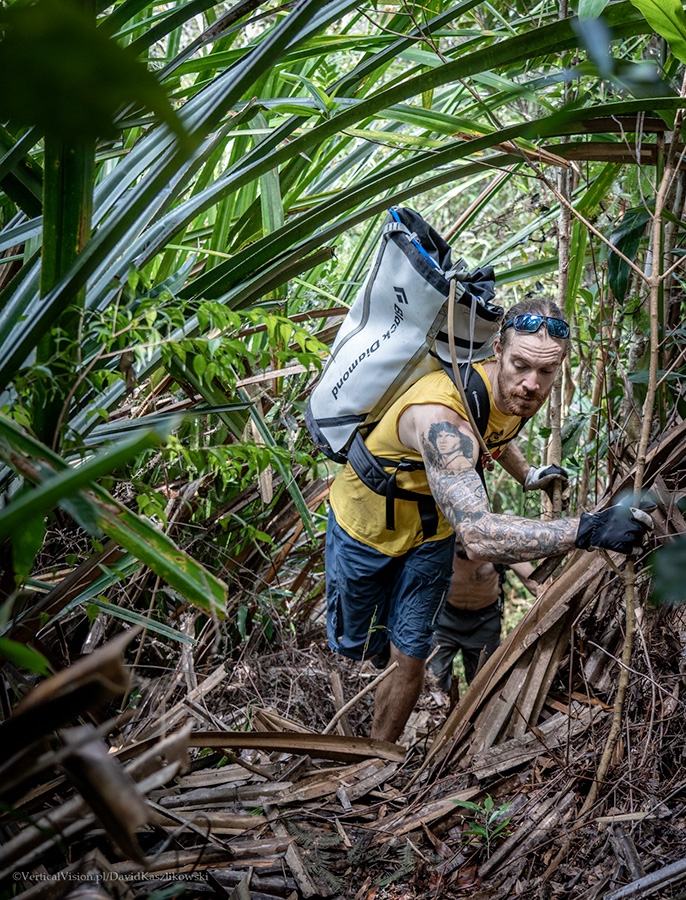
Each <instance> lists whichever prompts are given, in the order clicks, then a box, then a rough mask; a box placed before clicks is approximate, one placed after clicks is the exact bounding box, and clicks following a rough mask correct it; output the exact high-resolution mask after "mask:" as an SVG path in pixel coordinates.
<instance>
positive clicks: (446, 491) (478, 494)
mask: <svg viewBox="0 0 686 900" xmlns="http://www.w3.org/2000/svg"><path fill="white" fill-rule="evenodd" d="M413 409H417V407H414V408H413ZM446 412H447V411H446ZM413 415H414V419H413V421H412V422H411V425H412V427H409V426H408V428H407V433H408V435H409V438H408V439H406V440H405V443H406V444H407V446H410V447H419V448H420V449H421V453H422V458H423V460H424V465H425V468H426V477H427V480H428V482H429V488H430V490H431V493H432V495H433V498H434V500H435V501H436V503H437V504H438V506H439V507H440V508H441V511H442V512H443V515H444V516H445V517H446V519H447V520H448V521H449V522H450V524H451V525H452V527H453V529H454V530H455V534H456V536H457V539H458V541H460V543H461V544H462V546H463V547H464V549H465V551H466V552H467V555H468V556H469V558H470V559H477V558H479V559H484V560H487V561H489V562H501V563H513V562H524V561H526V560H530V559H542V558H543V557H545V556H551V555H553V554H555V553H563V552H564V553H566V552H567V551H568V550H571V549H572V548H573V547H574V541H575V538H576V534H577V531H578V527H579V520H578V519H562V520H558V521H555V522H539V521H537V520H536V519H523V518H520V517H517V516H502V515H496V514H495V513H492V512H491V510H490V507H489V504H488V497H487V496H486V491H485V489H484V486H483V485H482V483H481V479H480V478H479V476H478V475H477V474H476V471H475V470H474V464H475V460H476V457H477V452H478V448H477V447H476V442H475V440H474V438H473V435H472V434H471V433H470V432H468V431H466V430H465V429H464V427H463V426H462V424H461V423H460V422H457V423H456V422H454V421H451V419H450V416H449V415H446V416H445V419H443V418H439V416H442V408H441V407H438V415H436V411H432V415H429V414H427V413H426V411H424V410H423V408H422V407H419V413H415V414H413ZM422 415H423V416H424V419H422ZM453 415H455V414H453ZM455 418H457V416H456V415H455ZM413 429H414V436H413ZM438 434H440V440H439V439H438V438H437V435H438ZM402 437H403V436H402V434H401V438H402ZM519 455H520V456H521V454H519ZM522 459H523V457H522Z"/></svg>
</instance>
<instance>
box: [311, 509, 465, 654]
mask: <svg viewBox="0 0 686 900" xmlns="http://www.w3.org/2000/svg"><path fill="white" fill-rule="evenodd" d="M454 545H455V539H454V537H453V536H452V535H451V536H450V537H448V538H444V539H442V540H439V541H427V542H426V543H424V544H421V545H420V546H419V547H415V548H413V549H412V550H410V551H408V552H407V553H405V554H403V555H402V556H386V554H384V553H381V552H380V551H378V550H374V549H373V548H372V547H367V545H366V544H361V543H360V542H359V541H356V540H355V539H354V538H352V537H350V535H349V534H348V533H347V532H346V531H344V530H343V529H342V528H341V526H340V525H339V524H338V522H337V521H336V518H335V516H334V514H333V511H331V510H330V511H329V523H328V528H327V530H326V630H327V635H328V638H329V646H330V647H331V649H332V650H335V651H336V652H337V653H341V654H343V656H348V657H350V658H351V659H372V660H374V661H375V662H376V663H377V664H380V665H383V664H384V662H385V660H386V659H387V658H388V652H389V641H392V642H393V644H394V645H395V646H396V647H397V648H398V650H400V651H401V652H402V653H405V654H406V655H407V656H412V657H414V658H415V659H426V658H427V656H428V655H429V653H430V652H431V646H432V635H433V630H434V627H435V625H436V621H437V620H438V616H439V614H440V612H441V609H442V608H443V601H444V600H445V597H446V596H447V593H448V590H449V588H450V578H451V575H452V568H453V553H454Z"/></svg>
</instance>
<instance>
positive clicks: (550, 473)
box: [524, 466, 569, 500]
mask: <svg viewBox="0 0 686 900" xmlns="http://www.w3.org/2000/svg"><path fill="white" fill-rule="evenodd" d="M556 480H559V481H560V488H561V489H562V490H564V488H565V487H566V486H567V482H568V481H569V476H568V475H567V473H566V472H565V470H564V469H562V468H560V466H539V468H538V469H537V468H536V467H535V466H531V468H530V469H529V472H528V474H527V476H526V481H525V482H524V490H525V491H537V490H540V491H545V492H546V494H547V495H548V496H549V497H550V499H551V500H552V494H553V489H554V487H555V481H556Z"/></svg>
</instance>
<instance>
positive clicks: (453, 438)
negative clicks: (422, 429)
mask: <svg viewBox="0 0 686 900" xmlns="http://www.w3.org/2000/svg"><path fill="white" fill-rule="evenodd" d="M422 445H423V450H424V456H425V458H426V459H427V461H428V462H429V463H430V464H431V465H433V466H436V468H438V469H445V468H446V467H448V466H450V467H451V468H453V469H454V468H455V465H456V464H458V465H459V461H460V460H464V463H465V464H466V466H469V467H471V465H472V463H471V460H472V457H473V456H474V443H473V441H472V440H471V438H469V437H468V436H467V435H466V434H463V433H462V432H461V431H460V429H459V428H458V427H457V426H456V425H453V424H452V422H434V423H433V424H432V425H431V426H430V427H429V431H428V434H424V433H423V434H422Z"/></svg>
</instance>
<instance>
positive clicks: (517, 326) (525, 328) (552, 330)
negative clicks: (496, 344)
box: [502, 313, 569, 340]
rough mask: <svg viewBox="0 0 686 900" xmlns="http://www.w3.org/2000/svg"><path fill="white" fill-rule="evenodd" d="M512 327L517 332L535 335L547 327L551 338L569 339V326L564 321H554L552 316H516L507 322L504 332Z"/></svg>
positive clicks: (529, 314)
mask: <svg viewBox="0 0 686 900" xmlns="http://www.w3.org/2000/svg"><path fill="white" fill-rule="evenodd" d="M510 325H511V326H512V327H513V328H514V330H515V331H519V332H523V333H524V334H535V333H536V332H537V331H538V329H539V328H540V327H541V325H545V327H546V328H547V329H548V334H549V335H550V336H551V337H554V338H562V339H563V340H564V339H565V338H568V337H569V325H568V324H567V323H566V322H564V321H563V320H562V319H554V318H553V317H552V316H538V315H534V313H524V314H523V315H521V316H515V317H514V318H513V319H510V320H509V322H505V324H504V325H503V329H502V330H503V331H505V329H506V328H509V327H510Z"/></svg>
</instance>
